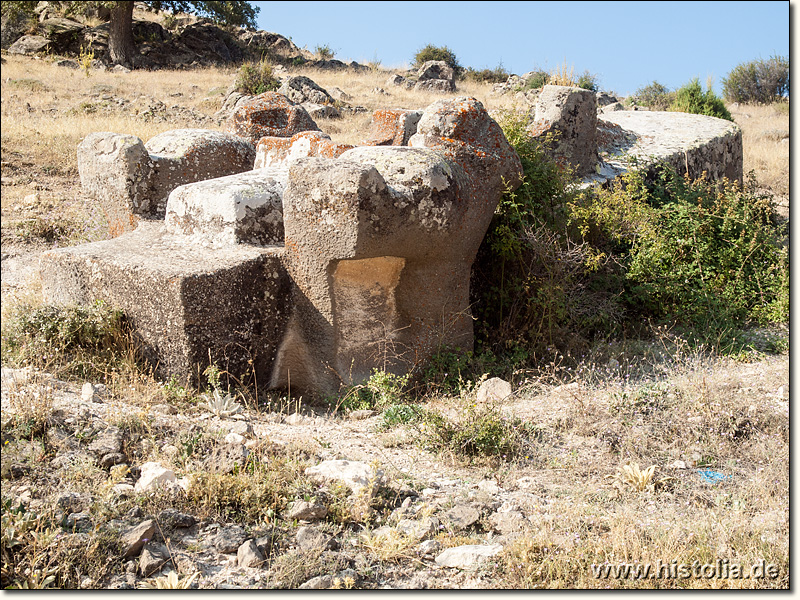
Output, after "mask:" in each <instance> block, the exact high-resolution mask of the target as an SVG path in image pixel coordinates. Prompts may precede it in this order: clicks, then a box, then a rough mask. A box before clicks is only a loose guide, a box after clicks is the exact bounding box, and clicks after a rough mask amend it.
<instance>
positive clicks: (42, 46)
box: [8, 35, 50, 56]
mask: <svg viewBox="0 0 800 600" xmlns="http://www.w3.org/2000/svg"><path fill="white" fill-rule="evenodd" d="M49 45H50V40H48V39H47V38H46V37H43V36H41V35H23V36H22V37H21V38H19V39H18V40H17V41H16V42H14V43H13V44H11V45H10V46H9V47H8V53H9V54H22V55H25V56H29V55H32V54H36V53H37V52H44V51H45V50H47V47H48V46H49Z"/></svg>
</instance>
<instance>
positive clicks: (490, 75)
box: [464, 64, 510, 83]
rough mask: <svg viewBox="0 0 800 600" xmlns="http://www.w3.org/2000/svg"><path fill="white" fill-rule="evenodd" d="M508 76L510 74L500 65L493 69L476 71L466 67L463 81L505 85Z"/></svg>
mask: <svg viewBox="0 0 800 600" xmlns="http://www.w3.org/2000/svg"><path fill="white" fill-rule="evenodd" d="M509 75H510V73H509V72H508V71H506V69H505V67H504V66H503V65H502V64H500V65H497V66H496V67H495V68H494V69H480V70H477V69H473V68H472V67H467V69H466V71H464V79H467V80H470V81H475V82H477V83H505V81H506V80H508V77H509Z"/></svg>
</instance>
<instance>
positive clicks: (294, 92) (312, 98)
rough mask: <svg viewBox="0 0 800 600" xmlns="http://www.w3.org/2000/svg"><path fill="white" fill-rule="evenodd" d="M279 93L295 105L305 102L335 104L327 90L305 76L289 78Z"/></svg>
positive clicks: (279, 89)
mask: <svg viewBox="0 0 800 600" xmlns="http://www.w3.org/2000/svg"><path fill="white" fill-rule="evenodd" d="M278 93H279V94H283V95H284V96H286V97H287V98H288V99H289V100H291V101H292V102H294V103H295V104H303V103H304V102H313V103H314V104H333V98H332V97H331V95H330V94H329V93H328V92H327V91H326V90H325V89H323V88H321V87H320V86H319V85H317V84H316V83H315V82H314V81H313V80H312V79H309V78H308V77H304V76H303V75H295V76H294V77H289V78H288V79H287V80H286V81H284V82H283V84H282V85H281V87H280V88H278Z"/></svg>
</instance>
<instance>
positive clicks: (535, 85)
mask: <svg viewBox="0 0 800 600" xmlns="http://www.w3.org/2000/svg"><path fill="white" fill-rule="evenodd" d="M548 81H550V73H548V72H547V71H541V70H539V71H533V74H532V75H530V76H529V77H528V79H527V80H526V81H525V86H524V89H526V90H538V89H539V88H542V87H544V86H545V85H547V82H548Z"/></svg>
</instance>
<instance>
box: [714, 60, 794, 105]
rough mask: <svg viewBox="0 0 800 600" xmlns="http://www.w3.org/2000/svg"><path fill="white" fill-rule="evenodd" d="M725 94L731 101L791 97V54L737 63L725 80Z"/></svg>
mask: <svg viewBox="0 0 800 600" xmlns="http://www.w3.org/2000/svg"><path fill="white" fill-rule="evenodd" d="M722 95H723V96H724V97H725V99H726V100H728V101H729V102H742V103H746V102H754V103H761V104H767V103H769V102H774V101H776V100H780V99H781V98H783V97H785V96H788V95H789V59H788V57H785V56H772V57H771V58H769V59H767V60H761V59H759V60H753V61H750V62H747V63H742V64H740V65H737V66H736V67H734V69H733V70H732V71H731V72H730V73H728V76H727V77H724V78H723V79H722Z"/></svg>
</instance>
